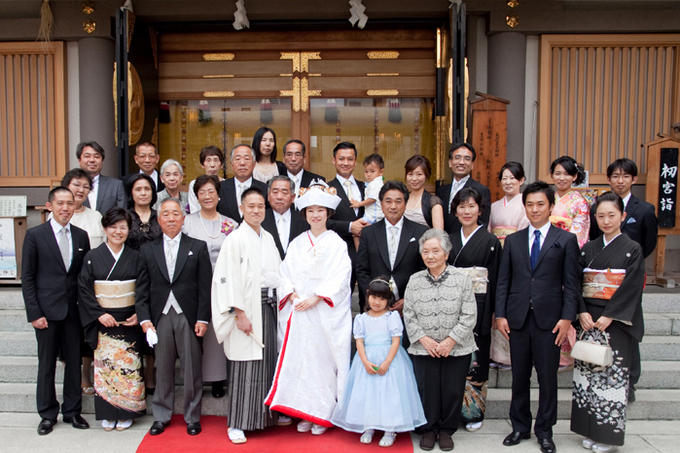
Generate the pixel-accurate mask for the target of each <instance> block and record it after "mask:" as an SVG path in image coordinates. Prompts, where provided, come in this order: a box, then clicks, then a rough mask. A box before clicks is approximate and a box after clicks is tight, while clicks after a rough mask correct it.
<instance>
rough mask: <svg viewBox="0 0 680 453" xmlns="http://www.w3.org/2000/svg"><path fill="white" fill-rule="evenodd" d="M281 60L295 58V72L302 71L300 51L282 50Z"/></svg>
mask: <svg viewBox="0 0 680 453" xmlns="http://www.w3.org/2000/svg"><path fill="white" fill-rule="evenodd" d="M279 59H280V60H293V72H300V52H281V58H279Z"/></svg>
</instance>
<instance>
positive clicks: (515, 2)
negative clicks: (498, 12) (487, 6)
mask: <svg viewBox="0 0 680 453" xmlns="http://www.w3.org/2000/svg"><path fill="white" fill-rule="evenodd" d="M505 4H506V5H508V6H509V7H510V8H515V7H516V6H519V0H508V1H507V2H505Z"/></svg>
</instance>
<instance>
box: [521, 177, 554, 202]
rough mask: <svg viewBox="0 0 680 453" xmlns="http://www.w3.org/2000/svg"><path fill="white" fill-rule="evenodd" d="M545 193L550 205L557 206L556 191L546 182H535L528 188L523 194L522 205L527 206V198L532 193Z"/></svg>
mask: <svg viewBox="0 0 680 453" xmlns="http://www.w3.org/2000/svg"><path fill="white" fill-rule="evenodd" d="M538 192H541V193H544V194H545V196H546V197H548V203H550V204H551V205H554V204H555V190H554V189H553V188H552V187H550V185H548V183H547V182H544V181H535V182H532V183H531V184H529V185H528V186H526V188H525V189H524V192H522V204H524V205H526V204H527V197H528V196H529V195H530V194H532V193H538Z"/></svg>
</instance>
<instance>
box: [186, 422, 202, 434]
mask: <svg viewBox="0 0 680 453" xmlns="http://www.w3.org/2000/svg"><path fill="white" fill-rule="evenodd" d="M200 433H201V423H200V422H196V423H189V424H188V425H187V434H188V435H190V436H195V435H197V434H200Z"/></svg>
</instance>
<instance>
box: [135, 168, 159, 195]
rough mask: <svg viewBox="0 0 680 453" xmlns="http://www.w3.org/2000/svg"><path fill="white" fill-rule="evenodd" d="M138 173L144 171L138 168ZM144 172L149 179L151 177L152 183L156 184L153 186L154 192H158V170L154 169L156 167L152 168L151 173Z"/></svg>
mask: <svg viewBox="0 0 680 453" xmlns="http://www.w3.org/2000/svg"><path fill="white" fill-rule="evenodd" d="M139 173H144V172H143V171H142V170H139ZM144 174H145V175H147V176H148V177H150V178H151V179H153V182H154V184H156V187H155V189H156V192H158V172H157V171H156V169H154V170H153V173H151V174H150V175H149V174H146V173H144Z"/></svg>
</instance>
